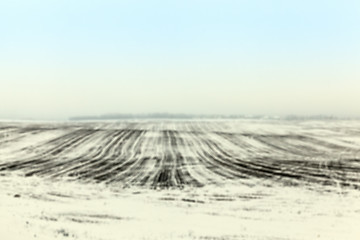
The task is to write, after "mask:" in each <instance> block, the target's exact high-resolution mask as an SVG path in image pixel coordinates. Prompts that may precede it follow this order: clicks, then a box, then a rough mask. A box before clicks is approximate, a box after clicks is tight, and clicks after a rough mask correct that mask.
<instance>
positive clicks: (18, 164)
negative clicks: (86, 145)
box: [0, 131, 92, 171]
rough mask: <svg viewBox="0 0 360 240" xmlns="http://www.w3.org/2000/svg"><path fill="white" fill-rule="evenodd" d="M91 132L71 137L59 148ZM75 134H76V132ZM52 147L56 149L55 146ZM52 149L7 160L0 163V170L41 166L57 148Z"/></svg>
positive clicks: (67, 145)
mask: <svg viewBox="0 0 360 240" xmlns="http://www.w3.org/2000/svg"><path fill="white" fill-rule="evenodd" d="M91 134H92V132H89V131H85V132H83V133H82V135H80V136H76V137H72V138H71V140H70V141H69V142H66V143H64V144H62V145H61V147H60V148H66V147H69V146H71V145H72V144H74V143H76V142H77V141H80V140H81V137H83V138H85V137H90V136H91ZM76 135H78V134H76ZM54 149H56V147H55V148H54ZM54 149H53V150H51V151H46V150H45V151H44V152H42V153H39V154H38V155H36V156H32V157H31V158H28V159H21V160H18V161H12V162H8V163H4V164H0V171H1V170H7V169H9V170H10V169H11V170H18V169H26V168H37V167H38V166H41V165H42V164H44V163H48V162H51V161H52V160H53V158H52V157H53V154H52V153H53V152H54V151H58V149H59V148H57V150H54ZM49 155H50V156H49Z"/></svg>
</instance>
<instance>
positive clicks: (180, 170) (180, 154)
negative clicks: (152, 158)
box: [169, 131, 203, 187]
mask: <svg viewBox="0 0 360 240" xmlns="http://www.w3.org/2000/svg"><path fill="white" fill-rule="evenodd" d="M169 134H170V138H171V150H172V152H173V156H174V158H175V163H176V165H175V167H174V168H173V172H172V174H173V176H174V177H175V180H176V182H177V185H178V186H181V187H182V186H184V185H190V186H196V187H200V186H203V184H201V183H200V182H199V180H197V179H196V178H195V177H194V176H193V175H192V174H191V170H190V169H189V163H191V162H188V160H189V159H187V158H186V157H184V153H186V152H188V151H185V150H186V149H185V147H187V146H188V143H187V142H185V140H184V138H183V136H180V135H179V132H176V131H170V132H169ZM180 148H181V149H180Z"/></svg>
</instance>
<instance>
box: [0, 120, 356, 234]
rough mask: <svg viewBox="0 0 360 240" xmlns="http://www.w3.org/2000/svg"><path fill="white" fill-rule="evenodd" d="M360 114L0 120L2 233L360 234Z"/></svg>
mask: <svg viewBox="0 0 360 240" xmlns="http://www.w3.org/2000/svg"><path fill="white" fill-rule="evenodd" d="M359 127H360V122H356V121H324V122H322V121H311V122H310V121H306V122H290V121H289V122H281V121H265V120H261V121H249V120H246V121H245V120H236V121H192V122H189V121H155V122H151V121H138V122H134V121H132V122H101V123H95V122H88V123H34V122H33V123H24V122H22V123H19V122H3V123H0V181H1V185H0V214H1V216H0V236H5V237H4V238H3V237H2V238H3V239H354V240H355V239H359V237H360V229H359V228H358V226H359V224H360V203H359V199H360V190H359V181H360V172H359V169H360V159H359V153H360V130H359V129H360V128H359Z"/></svg>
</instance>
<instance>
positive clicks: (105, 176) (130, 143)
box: [92, 130, 145, 183]
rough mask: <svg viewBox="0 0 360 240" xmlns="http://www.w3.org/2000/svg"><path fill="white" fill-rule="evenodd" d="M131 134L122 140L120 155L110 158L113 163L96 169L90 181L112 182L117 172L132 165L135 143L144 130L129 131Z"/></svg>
mask: <svg viewBox="0 0 360 240" xmlns="http://www.w3.org/2000/svg"><path fill="white" fill-rule="evenodd" d="M130 132H131V134H130V136H128V137H127V139H124V141H125V142H124V145H123V146H121V155H119V156H116V157H115V158H112V157H110V159H112V160H113V161H112V162H111V163H110V164H108V165H106V166H104V167H103V168H101V169H96V173H94V174H93V175H92V179H94V180H95V181H98V182H102V181H105V182H107V183H108V182H113V181H114V179H113V178H115V177H116V176H117V175H118V174H119V172H121V171H124V170H125V169H126V168H127V167H128V166H129V165H131V164H132V163H133V161H134V160H133V159H132V155H135V154H136V150H134V149H136V147H137V146H138V145H137V143H138V142H139V140H140V141H142V140H141V135H142V134H144V132H145V131H144V130H130Z"/></svg>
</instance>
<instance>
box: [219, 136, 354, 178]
mask: <svg viewBox="0 0 360 240" xmlns="http://www.w3.org/2000/svg"><path fill="white" fill-rule="evenodd" d="M296 138H297V137H296ZM302 138H303V139H306V137H302ZM218 145H219V143H215V144H214V146H218ZM219 151H221V148H220V149H219ZM222 154H224V155H226V156H227V157H229V156H228V155H227V154H226V153H224V152H222ZM233 158H234V159H236V160H237V161H238V162H237V163H236V164H246V165H247V166H248V167H249V168H250V167H251V168H254V167H255V168H257V169H258V168H260V170H261V169H264V170H263V171H266V172H268V171H269V170H271V171H273V172H274V175H280V176H284V175H286V176H288V177H296V178H297V179H300V178H301V179H304V180H308V181H317V182H319V181H320V182H326V183H329V181H330V180H331V179H332V180H334V183H335V182H336V181H342V182H345V181H350V182H352V181H353V180H354V179H357V177H358V176H356V174H352V173H354V172H356V171H359V170H360V169H356V168H352V167H344V165H346V162H345V163H344V164H343V166H342V168H343V169H344V170H346V172H347V177H346V178H344V174H343V172H344V170H339V171H336V170H334V169H332V170H331V171H319V161H316V162H314V163H312V162H311V161H309V160H307V161H304V159H301V160H299V161H294V160H285V161H278V160H274V159H270V158H269V157H266V158H258V157H257V158H255V159H253V160H252V161H250V162H249V161H246V163H244V160H243V159H240V158H238V157H237V156H236V155H233ZM326 162H328V161H326ZM329 163H330V164H331V163H335V162H334V161H330V162H329ZM349 175H355V176H353V177H350V176H349ZM338 176H339V177H338Z"/></svg>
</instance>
